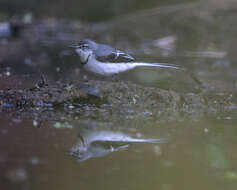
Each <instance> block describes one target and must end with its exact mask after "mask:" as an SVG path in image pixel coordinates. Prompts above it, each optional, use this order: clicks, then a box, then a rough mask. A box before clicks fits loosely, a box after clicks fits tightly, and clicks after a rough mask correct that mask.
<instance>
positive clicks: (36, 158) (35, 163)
mask: <svg viewBox="0 0 237 190" xmlns="http://www.w3.org/2000/svg"><path fill="white" fill-rule="evenodd" d="M39 162H40V159H39V158H38V157H32V158H31V164H32V165H38V164H39Z"/></svg>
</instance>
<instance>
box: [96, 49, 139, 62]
mask: <svg viewBox="0 0 237 190" xmlns="http://www.w3.org/2000/svg"><path fill="white" fill-rule="evenodd" d="M108 47H110V46H108ZM108 47H105V48H103V47H100V51H99V52H97V54H96V59H97V60H98V61H101V62H105V63H106V62H110V63H126V62H133V61H135V59H134V58H133V57H132V56H131V55H129V54H126V53H124V52H122V51H120V50H117V49H114V48H112V47H110V48H108Z"/></svg>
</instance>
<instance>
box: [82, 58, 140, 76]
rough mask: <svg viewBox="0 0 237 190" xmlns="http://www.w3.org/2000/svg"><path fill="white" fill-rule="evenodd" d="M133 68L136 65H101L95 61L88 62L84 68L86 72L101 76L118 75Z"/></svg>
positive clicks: (101, 63)
mask: <svg viewBox="0 0 237 190" xmlns="http://www.w3.org/2000/svg"><path fill="white" fill-rule="evenodd" d="M135 67H136V65H135V64H133V63H103V62H99V61H95V60H94V59H90V60H88V62H87V64H86V65H85V66H84V68H85V69H86V70H87V71H90V72H93V73H96V74H99V75H102V76H109V75H113V74H118V73H121V72H125V71H128V70H130V69H133V68H135Z"/></svg>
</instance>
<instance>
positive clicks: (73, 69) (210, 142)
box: [0, 0, 237, 190]
mask: <svg viewBox="0 0 237 190" xmlns="http://www.w3.org/2000/svg"><path fill="white" fill-rule="evenodd" d="M103 2H104V1H103ZM149 2H150V1H149ZM89 4H90V3H88V5H89ZM139 5H140V4H139ZM154 5H156V4H154ZM16 6H17V5H16ZM110 6H112V4H111V5H110ZM121 6H122V5H121ZM59 7H60V6H59ZM112 7H113V6H112ZM116 7H119V6H116ZM56 8H58V7H55V9H56ZM59 10H60V9H59ZM116 10H117V9H116ZM132 10H133V9H132ZM236 10H237V4H236V3H235V1H232V0H228V1H226V2H225V3H223V2H222V1H218V0H211V1H207V2H202V1H201V2H199V1H196V2H191V3H182V4H172V3H170V4H168V5H167V4H166V3H164V2H163V3H162V1H161V4H160V6H158V7H153V8H151V7H149V6H147V9H146V10H142V11H141V10H140V9H139V10H137V11H134V12H131V13H129V14H128V13H126V14H125V13H124V12H121V13H120V14H118V12H116V14H115V13H114V14H112V15H111V14H109V13H108V15H107V17H106V14H105V15H103V17H101V18H98V20H103V18H104V17H106V19H104V20H103V21H100V22H97V23H91V22H90V23H88V22H87V21H84V22H81V21H78V20H76V19H75V18H73V20H69V19H68V18H67V19H65V20H64V19H63V20H61V19H56V18H51V17H50V18H43V19H40V18H37V19H38V20H36V21H34V18H31V17H32V15H31V14H30V13H27V14H26V15H24V17H23V18H21V19H23V20H22V21H21V22H19V23H21V24H22V23H24V24H22V25H21V24H19V25H18V27H19V28H18V29H19V31H20V33H19V36H15V37H9V39H8V37H7V36H8V33H7V30H8V28H7V24H6V23H4V25H1V24H0V28H2V31H3V29H4V36H3V32H2V36H1V30H0V36H1V38H0V42H1V43H0V50H1V51H0V64H1V71H0V74H1V75H0V78H1V81H0V88H1V89H0V90H2V91H5V90H7V89H25V88H31V87H32V86H35V84H36V83H37V81H38V80H39V78H40V76H41V73H43V74H44V75H45V76H46V78H47V80H48V81H49V83H50V84H53V83H56V82H58V81H60V82H63V83H70V84H71V83H73V82H71V81H75V80H77V81H80V80H81V81H82V80H84V81H88V80H91V79H93V80H103V81H105V83H106V81H107V82H108V81H110V80H111V79H110V78H109V79H102V78H99V77H96V76H93V75H90V74H88V73H86V72H85V71H84V70H83V68H81V67H78V65H79V59H78V57H76V55H75V54H74V53H73V52H71V51H70V50H68V48H67V46H68V45H69V44H70V43H71V42H73V41H75V40H78V39H82V38H90V39H93V40H95V41H99V42H102V43H108V44H110V45H112V46H114V47H117V48H119V49H121V50H124V51H126V52H128V53H131V54H132V55H133V56H134V57H136V58H137V59H138V60H146V61H149V62H155V61H157V60H159V61H161V62H168V63H172V64H177V65H179V66H181V67H182V68H184V70H182V71H181V72H170V71H167V70H149V69H147V70H143V69H136V70H134V71H131V72H129V73H125V74H122V75H121V76H118V77H119V78H118V79H116V80H121V81H123V82H124V83H126V81H129V82H132V83H135V84H138V85H140V86H141V87H140V88H144V89H145V88H148V87H149V88H150V87H153V88H158V89H162V90H163V91H165V92H166V93H167V94H169V93H171V94H174V92H175V93H177V94H178V96H177V95H176V96H174V99H175V98H176V99H179V97H182V96H184V97H186V96H187V95H188V96H189V97H198V98H199V97H200V99H201V97H204V96H205V98H207V100H205V101H206V102H208V105H205V101H203V102H202V101H200V102H201V103H200V102H195V100H196V99H195V98H193V99H192V98H190V99H189V100H190V102H186V105H189V104H191V103H192V105H193V106H192V107H191V108H192V109H190V107H188V108H187V109H185V107H182V110H181V108H180V107H179V106H177V105H176V104H172V105H173V107H172V106H171V104H167V107H160V108H159V109H160V110H155V112H153V113H152V112H151V110H149V107H146V109H145V110H143V109H142V106H140V107H139V109H137V110H136V109H129V108H131V107H130V106H129V105H128V106H125V105H122V104H121V105H119V104H118V106H117V108H116V109H113V108H110V105H104V107H103V109H99V111H100V112H101V113H100V112H99V113H97V108H95V110H94V111H93V112H92V111H91V108H89V107H90V105H84V106H83V109H84V112H80V111H81V110H80V108H77V109H74V107H73V106H72V105H70V106H72V111H70V112H66V111H65V110H64V109H58V110H57V109H50V108H48V109H47V110H43V111H41V112H37V110H33V111H32V110H27V112H25V110H24V109H19V110H17V111H7V112H6V111H4V110H2V107H1V110H0V111H1V112H0V122H1V124H0V188H1V189H24V190H25V189H26V190H27V189H29V190H30V189H36V190H37V189H58V190H61V189H62V190H64V189H70V190H71V189H72V190H74V189H88V190H90V189H98V190H99V189H115V190H130V189H136V190H145V189H151V190H153V189H154V190H155V189H159V190H185V189H192V190H195V189H198V190H199V189H204V190H206V189H208V190H209V189H215V190H223V189H228V190H232V189H233V190H235V189H236V188H237V162H236V159H237V151H236V150H235V146H236V145H237V139H236V134H235V132H237V129H236V125H237V109H236V104H237V99H236V91H237V66H236V61H237V56H236V52H235V50H236V48H237V46H236V44H237V43H236V34H237V27H236V26H237V25H236V17H237V14H236ZM117 11H119V9H118V10H117ZM55 12H56V11H55ZM125 12H126V11H125ZM95 15H96V14H95ZM115 15H117V17H116V16H115ZM118 15H119V16H118ZM112 16H113V17H112ZM92 18H93V15H90V16H88V18H87V20H93V19H92ZM84 19H85V18H84ZM85 20H86V19H85ZM94 20H96V19H94ZM26 21H27V22H26ZM9 36H11V35H10V34H9ZM116 80H115V81H113V82H114V83H116ZM131 92H135V91H133V90H132V89H127V90H126V91H125V92H124V93H128V94H129V93H130V94H129V97H128V98H130V97H131V102H132V103H133V104H139V103H140V102H139V98H140V97H138V96H133V94H132V93H131ZM172 92H173V93H172ZM119 93H120V92H119ZM119 93H118V94H117V93H115V94H111V95H114V96H116V97H119V96H120V95H119ZM148 98H149V97H148ZM181 99H182V98H181ZM210 100H211V101H210ZM212 100H213V101H212ZM220 100H222V101H220ZM118 102H119V98H118ZM180 102H182V101H180ZM220 102H221V103H220ZM121 103H122V101H121ZM146 103H147V102H146ZM0 105H1V106H3V102H2V100H1V101H0ZM4 106H8V105H4ZM74 106H75V105H74ZM93 106H94V105H93ZM134 107H135V106H134ZM134 107H133V108H134ZM125 108H127V110H126V109H125ZM135 108H136V107H135ZM137 108H138V106H137ZM179 108H180V110H179ZM78 110H79V111H78ZM88 110H89V111H88ZM167 110H170V111H167ZM187 110H188V111H187ZM102 111H104V112H103V113H102ZM152 111H154V109H153V110H152ZM156 112H157V113H158V112H159V113H160V114H159V115H155V113H156ZM91 113H93V114H91ZM108 113H109V114H108Z"/></svg>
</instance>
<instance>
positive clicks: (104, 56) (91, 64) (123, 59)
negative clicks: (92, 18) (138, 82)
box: [69, 39, 179, 76]
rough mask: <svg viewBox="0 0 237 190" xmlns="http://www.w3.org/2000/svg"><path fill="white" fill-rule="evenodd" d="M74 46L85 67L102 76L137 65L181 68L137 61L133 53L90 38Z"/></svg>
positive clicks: (72, 46)
mask: <svg viewBox="0 0 237 190" xmlns="http://www.w3.org/2000/svg"><path fill="white" fill-rule="evenodd" d="M69 47H71V48H74V49H75V50H76V52H77V54H78V55H79V56H80V60H81V63H82V64H83V65H84V68H85V69H86V70H87V71H89V72H92V73H96V74H98V75H102V76H110V75H113V74H118V73H121V72H125V71H128V70H131V69H133V68H135V67H161V68H171V69H179V67H177V66H174V65H169V64H165V63H145V62H137V61H136V60H135V59H134V58H133V57H132V56H131V55H128V54H127V53H124V52H122V51H120V50H117V49H115V48H113V47H111V46H109V45H105V44H99V43H96V42H93V41H91V40H88V39H84V40H81V41H79V42H77V43H76V44H75V45H71V46H69Z"/></svg>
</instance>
